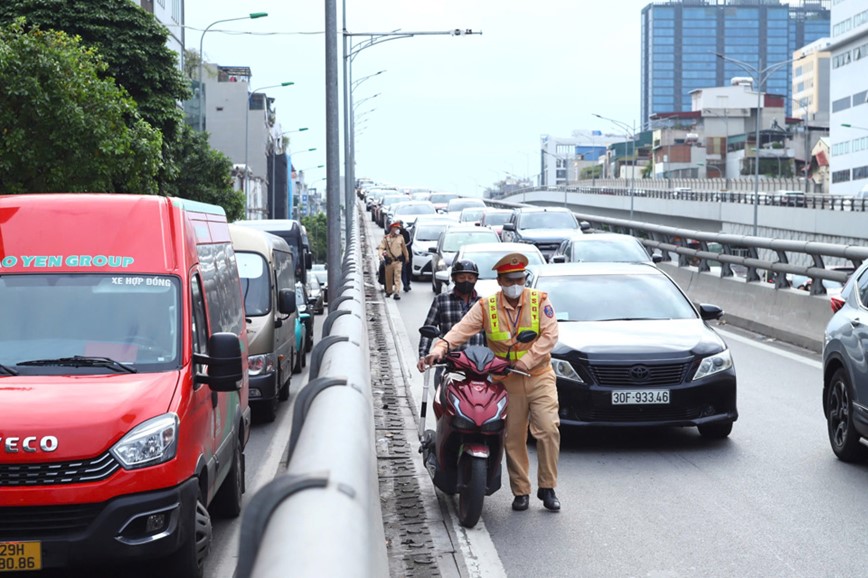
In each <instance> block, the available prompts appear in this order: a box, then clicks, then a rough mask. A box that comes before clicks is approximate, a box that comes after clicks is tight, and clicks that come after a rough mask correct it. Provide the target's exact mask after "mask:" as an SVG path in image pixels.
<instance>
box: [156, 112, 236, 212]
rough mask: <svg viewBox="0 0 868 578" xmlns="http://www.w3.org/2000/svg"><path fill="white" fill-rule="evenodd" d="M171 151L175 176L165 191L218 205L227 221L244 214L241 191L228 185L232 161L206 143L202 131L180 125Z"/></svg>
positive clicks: (206, 140)
mask: <svg viewBox="0 0 868 578" xmlns="http://www.w3.org/2000/svg"><path fill="white" fill-rule="evenodd" d="M172 147H176V148H175V150H173V151H172V155H173V156H174V157H175V158H177V159H178V160H179V168H180V169H181V170H180V171H179V175H178V178H176V179H175V180H174V181H172V182H171V183H168V185H167V188H166V193H167V194H169V195H171V196H175V197H183V198H185V199H193V200H196V201H201V202H203V203H210V204H212V205H220V206H221V207H223V209H224V210H225V211H226V216H227V218H228V219H229V220H230V221H237V220H238V219H243V218H244V216H245V204H246V203H245V198H244V192H243V191H236V190H234V189H233V188H232V182H231V173H232V161H231V160H229V158H228V157H227V156H226V155H224V154H223V153H221V152H220V151H216V150H214V149H212V148H211V147H209V146H208V137H207V136H206V135H205V133H201V132H199V131H196V130H193V129H192V128H191V127H190V126H188V125H186V124H185V125H182V126H181V127H180V130H179V132H178V138H176V139H175V141H174V142H173V143H172Z"/></svg>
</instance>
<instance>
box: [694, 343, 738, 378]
mask: <svg viewBox="0 0 868 578" xmlns="http://www.w3.org/2000/svg"><path fill="white" fill-rule="evenodd" d="M730 367H732V355H731V354H730V353H729V349H724V350H723V351H721V352H720V353H717V354H715V355H709V356H708V357H706V358H705V359H703V360H702V361H701V362H700V364H699V367H698V368H697V369H696V373H694V374H693V379H694V380H696V379H702V378H703V377H708V376H709V375H712V374H715V373H718V372H720V371H726V370H727V369H729V368H730Z"/></svg>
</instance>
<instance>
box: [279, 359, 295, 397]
mask: <svg viewBox="0 0 868 578" xmlns="http://www.w3.org/2000/svg"><path fill="white" fill-rule="evenodd" d="M296 355H298V352H296ZM278 377H279V378H281V377H283V374H282V373H280V369H279V368H278ZM291 381H292V377H291V376H290V378H289V379H287V380H286V381H285V382H283V383H281V384H280V387H279V388H278V390H277V399H278V401H286V400H288V399H289V385H290V383H291Z"/></svg>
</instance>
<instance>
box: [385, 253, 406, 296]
mask: <svg viewBox="0 0 868 578" xmlns="http://www.w3.org/2000/svg"><path fill="white" fill-rule="evenodd" d="M402 265H403V263H401V262H400V261H398V260H397V259H395V260H393V261H392V263H391V264H389V265H386V294H387V295H394V294H396V293H397V294H400V293H401V287H402V285H401V267H402Z"/></svg>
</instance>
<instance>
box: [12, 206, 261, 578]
mask: <svg viewBox="0 0 868 578" xmlns="http://www.w3.org/2000/svg"><path fill="white" fill-rule="evenodd" d="M247 397H248V367H247V334H246V327H245V317H244V306H243V300H242V295H241V285H240V280H239V277H238V270H237V266H236V261H235V254H234V252H233V250H232V244H231V241H230V238H229V230H228V226H227V223H226V216H225V213H224V212H223V210H222V209H221V208H220V207H216V206H212V205H206V204H203V203H196V202H191V201H186V200H181V199H175V198H165V197H157V196H137V195H114V194H41V195H0V573H3V572H7V571H19V570H37V569H41V568H66V567H74V566H99V567H101V568H105V567H106V566H109V565H115V564H129V563H135V564H141V563H143V562H144V563H146V564H149V565H150V564H153V565H155V566H157V567H158V568H157V570H158V572H159V573H158V574H155V575H160V576H201V575H202V573H203V564H204V560H205V557H206V556H207V553H208V550H209V547H210V543H211V519H210V513H209V509H210V510H211V511H214V512H215V513H217V512H219V513H221V514H223V515H227V516H237V515H238V514H239V513H240V510H241V500H242V492H243V491H244V447H245V445H246V443H247V440H248V437H249V432H250V410H249V408H248V400H247Z"/></svg>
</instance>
